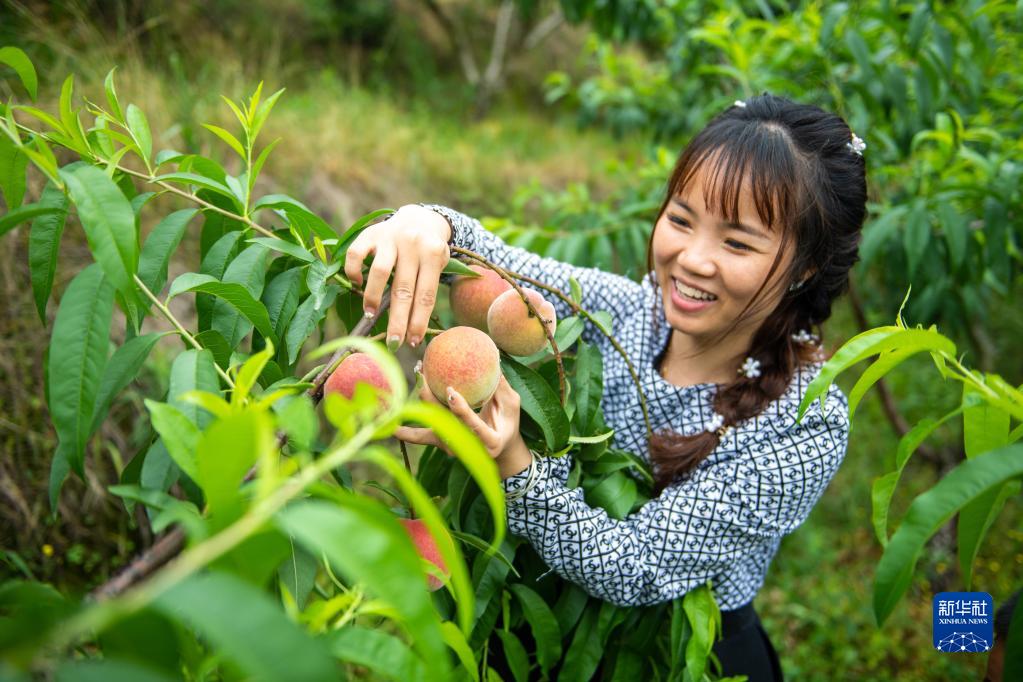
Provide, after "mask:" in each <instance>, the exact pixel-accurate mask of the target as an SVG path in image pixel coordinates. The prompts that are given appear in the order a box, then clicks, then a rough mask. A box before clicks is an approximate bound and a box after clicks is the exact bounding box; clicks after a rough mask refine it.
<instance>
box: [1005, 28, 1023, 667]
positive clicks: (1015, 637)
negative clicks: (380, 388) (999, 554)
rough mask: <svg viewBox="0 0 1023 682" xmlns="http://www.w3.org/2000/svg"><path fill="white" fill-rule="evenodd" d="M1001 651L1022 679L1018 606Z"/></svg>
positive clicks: (1022, 629)
mask: <svg viewBox="0 0 1023 682" xmlns="http://www.w3.org/2000/svg"><path fill="white" fill-rule="evenodd" d="M1021 15H1023V12H1021ZM1017 604H1018V602H1017ZM1003 651H1004V652H1005V654H1004V657H1003V659H1002V679H1003V680H1018V679H1023V609H1021V608H1018V606H1017V608H1015V609H1013V611H1012V620H1010V621H1009V633H1008V637H1006V638H1005V648H1004V649H1003Z"/></svg>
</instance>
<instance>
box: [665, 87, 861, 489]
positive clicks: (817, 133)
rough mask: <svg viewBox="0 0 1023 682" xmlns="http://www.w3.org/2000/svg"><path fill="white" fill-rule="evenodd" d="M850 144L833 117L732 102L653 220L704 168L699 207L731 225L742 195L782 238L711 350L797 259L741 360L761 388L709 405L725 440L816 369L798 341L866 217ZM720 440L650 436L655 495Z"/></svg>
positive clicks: (696, 143)
mask: <svg viewBox="0 0 1023 682" xmlns="http://www.w3.org/2000/svg"><path fill="white" fill-rule="evenodd" d="M856 139H857V140H858V138H856ZM851 140H854V136H853V134H852V131H851V130H850V129H849V126H848V125H847V124H846V123H845V121H843V120H842V119H841V118H840V117H839V116H836V115H835V114H831V113H828V112H826V111H824V110H822V109H820V108H819V107H816V106H812V105H807V104H798V103H796V102H793V101H791V100H789V99H786V98H784V97H778V96H775V95H770V94H764V95H761V96H759V97H753V98H751V99H748V100H746V101H745V102H736V103H735V105H733V106H731V107H729V108H728V109H726V110H725V111H724V112H722V113H721V114H719V115H718V116H717V117H715V118H714V119H713V120H712V121H711V122H710V123H709V124H708V125H707V126H706V127H705V128H704V129H703V130H702V131H701V132H700V133H698V134H697V135H696V137H694V138H693V140H692V141H691V142H690V143H689V145H687V146H686V147H685V149H684V150H683V151H682V153H681V155H680V156H679V158H678V161H677V162H676V164H675V168H674V170H673V172H672V175H671V177H670V179H669V181H668V186H667V192H666V195H665V198H664V201H663V202H662V204H661V209H660V212H659V214H658V215H663V214H664V211H665V210H666V208H667V206H668V202H669V201H670V200H671V199H672V198H673V197H675V196H676V195H678V194H679V193H680V192H682V190H683V189H684V188H686V186H687V183H689V182H690V181H691V180H692V179H693V178H694V176H695V175H696V174H697V173H698V172H699V171H700V170H701V169H707V168H709V170H710V174H709V177H710V178H711V181H710V182H709V183H708V187H707V193H708V196H707V197H706V204H707V206H712V205H716V206H718V207H720V211H721V213H722V215H724V216H725V217H726V218H727V219H728V220H730V221H734V222H738V216H739V200H740V193H741V191H742V190H743V189H744V187H748V188H749V190H750V191H751V194H752V199H753V203H754V205H755V207H756V210H757V213H758V215H759V217H760V219H761V221H762V222H763V223H764V225H766V226H767V227H768V228H770V229H772V230H775V229H778V228H780V229H781V247H780V248H779V249H778V253H777V255H776V256H775V260H774V263H773V264H772V266H771V269H770V271H769V272H768V274H767V277H766V278H765V280H764V282H763V283H762V284H761V286H760V288H759V289H758V290H757V292H756V294H754V296H753V298H752V300H751V301H750V302H749V303H748V304H747V305H746V307H745V308H744V310H743V311H742V312H741V313H740V314H739V316H738V318H737V319H736V320H735V321H734V322H733V323H732V325H731V326H730V327H729V328H728V329H727V330H725V331H724V332H723V333H722V334H721V336H720V337H719V340H720V338H724V337H725V336H726V335H727V334H728V333H730V332H731V331H732V330H734V329H735V328H736V327H737V326H739V325H740V324H741V323H742V322H743V321H745V320H746V319H748V318H750V317H752V316H753V315H755V314H757V312H758V309H757V307H756V306H757V304H758V303H761V305H762V306H763V303H762V302H763V300H764V299H765V298H767V295H768V294H769V293H770V292H766V293H765V288H766V287H767V283H768V282H769V281H770V280H771V278H772V276H773V275H774V274H775V272H776V271H777V270H778V269H779V267H781V266H780V264H781V262H782V256H783V254H784V253H785V252H786V248H787V247H788V245H789V244H793V243H794V253H793V257H792V258H791V259H790V260H789V263H788V265H787V267H786V271H785V272H783V273H781V276H780V277H779V278H778V280H777V281H778V283H779V286H784V287H785V289H786V290H785V292H784V294H783V295H782V297H781V300H780V302H779V303H778V304H777V308H776V309H775V310H774V311H773V312H771V313H770V314H769V315H768V316H767V318H766V319H765V320H764V322H763V323H762V324H761V325H760V327H759V329H757V330H756V332H755V333H754V335H753V339H752V341H751V344H750V347H749V349H748V355H749V356H750V357H753V358H755V359H756V360H758V361H759V363H760V374H759V376H757V377H747V376H744V375H739V377H738V378H737V379H736V380H734V381H732V382H731V383H728V384H724V385H721V386H719V387H718V390H717V393H716V395H715V397H714V410H715V412H716V413H717V414H719V415H721V416H722V417H723V418H724V427H723V428H727V427H729V426H732V425H735V424H738V423H739V422H741V421H743V420H746V419H749V418H751V417H754V416H756V415H758V414H760V413H761V412H762V411H763V410H764V409H765V408H766V407H767V406H768V405H769V404H770V403H771V402H772V401H774V400H776V399H777V398H778V397H779V396H781V395H782V394H783V393H784V392H785V389H786V388H787V387H788V386H789V384H790V382H791V380H792V377H793V375H794V373H795V372H796V371H797V370H798V369H799V367H800V366H801V365H803V364H806V363H811V362H813V361H814V360H815V359H817V358H818V357H820V349H819V348H817V347H815V346H814V345H811V344H810V343H807V342H806V341H807V333H806V331H804V330H815V331H816V332H817V333H818V335H819V334H820V325H821V324H822V323H823V322H824V321H825V320H827V319H828V318H829V317H830V316H831V304H832V302H833V301H834V300H835V299H836V298H837V297H838V296H839V295H841V294H842V293H843V292H844V291H845V289H846V288H847V287H848V283H849V270H850V269H851V268H852V266H853V265H854V264H855V263H856V261H857V260H858V258H859V256H858V249H859V241H860V231H861V229H862V227H863V221H864V218H865V217H866V200H867V184H866V174H865V170H864V161H863V157H862V154H861V153H860V150H861V148H860V147H857V146H855V145H856V144H859V143H858V142H855V143H854V144H852V145H851V144H850V141H851ZM747 183H748V184H747ZM652 244H653V232H651V235H650V241H649V242H648V244H647V272H648V273H651V274H650V276H651V279H652V282H653V284H654V285H655V286H658V285H657V283H656V278H654V277H653V269H654V268H653V255H652ZM807 273H812V274H810V275H809V277H807ZM790 285H791V286H790ZM654 319H655V320H657V316H654ZM655 324H656V322H655ZM797 332H798V334H797ZM794 337H795V338H794ZM722 430H723V429H722ZM722 430H719V431H718V432H702V433H699V434H697V435H692V436H687V435H684V434H680V433H674V432H671V431H666V432H657V433H655V434H653V437H652V438H651V440H650V456H651V461H652V463H653V464H654V469H655V486H654V489H655V494H660V492H661V491H662V490H664V488H666V487H667V486H668V485H670V484H671V482H672V481H674V480H675V479H676V478H677V477H678V476H680V475H683V474H685V473H687V472H689V471H691V470H692V469H694V468H695V467H696V466H697V465H698V464H699V463H700V462H701V461H703V460H704V459H705V458H706V457H707V456H708V455H710V453H711V452H713V450H714V449H715V448H716V447H717V446H718V444H719V442H720V435H719V434H720V433H722Z"/></svg>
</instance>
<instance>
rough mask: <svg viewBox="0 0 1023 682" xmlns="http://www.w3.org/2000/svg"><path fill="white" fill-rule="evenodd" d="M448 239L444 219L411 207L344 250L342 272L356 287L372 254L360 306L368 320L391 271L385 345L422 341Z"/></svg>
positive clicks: (365, 232)
mask: <svg viewBox="0 0 1023 682" xmlns="http://www.w3.org/2000/svg"><path fill="white" fill-rule="evenodd" d="M450 238H451V226H450V225H449V224H448V221H447V220H446V219H445V218H444V216H442V215H440V214H439V213H437V212H435V211H433V210H431V209H428V208H425V207H423V206H417V205H415V204H409V205H406V206H402V207H401V208H399V209H398V210H397V211H396V212H395V213H393V214H392V215H391V217H389V218H388V219H387V220H384V221H382V222H379V223H376V224H373V225H370V226H369V227H367V228H366V229H365V230H363V231H362V232H361V233H360V234H359V236H358V237H356V238H355V241H353V242H352V244H351V246H350V247H349V248H348V254H347V256H346V257H345V274H346V275H347V276H348V278H349V279H350V280H351V281H352V282H353V283H355V284H356V285H359V286H363V282H362V265H363V261H364V260H365V259H366V257H367V256H369V255H371V254H372V256H373V264H372V265H371V266H370V268H369V276H368V277H367V278H366V283H365V286H363V292H364V293H363V297H362V307H363V310H364V311H365V312H366V315H367V316H370V315H373V314H374V313H376V311H377V310H379V309H380V300H381V298H382V296H383V293H384V289H385V288H386V287H387V280H388V278H389V277H390V275H391V270H394V281H393V282H392V283H391V306H390V313H389V316H388V323H387V343H388V346H389V347H392V348H397V346H400V345H401V344H402V343H404V341H405V340H408V342H409V345H411V346H412V347H415V346H418V345H419V344H420V343H421V342H422V340H423V338H425V336H426V328H427V325H428V323H429V321H430V314H431V313H432V312H433V306H434V304H435V303H436V301H437V288H438V286H439V285H440V275H441V271H443V270H444V267H445V266H446V265H447V263H448V258H450V255H451V251H450V249H449V248H448V240H449V239H450Z"/></svg>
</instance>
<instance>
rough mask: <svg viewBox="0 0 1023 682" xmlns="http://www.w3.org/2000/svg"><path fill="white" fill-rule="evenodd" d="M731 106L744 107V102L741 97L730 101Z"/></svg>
mask: <svg viewBox="0 0 1023 682" xmlns="http://www.w3.org/2000/svg"><path fill="white" fill-rule="evenodd" d="M732 106H735V107H739V108H740V109H745V108H746V103H745V102H743V101H742V100H741V99H737V100H735V101H734V102H732Z"/></svg>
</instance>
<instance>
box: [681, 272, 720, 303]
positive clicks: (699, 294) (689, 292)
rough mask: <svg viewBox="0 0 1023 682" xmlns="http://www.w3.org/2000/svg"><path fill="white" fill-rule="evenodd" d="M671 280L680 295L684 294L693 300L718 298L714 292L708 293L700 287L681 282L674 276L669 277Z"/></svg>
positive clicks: (714, 299)
mask: <svg viewBox="0 0 1023 682" xmlns="http://www.w3.org/2000/svg"><path fill="white" fill-rule="evenodd" d="M671 281H672V282H673V283H674V284H675V291H677V292H678V293H679V294H681V295H682V296H685V297H686V298H691V299H692V300H694V301H716V300H717V298H718V297H717V296H715V295H714V294H709V293H707V292H706V291H703V290H702V289H697V288H695V287H691V286H687V285H685V284H683V283H682V282H680V281H678V280H677V279H675V278H674V277H673V278H672V279H671Z"/></svg>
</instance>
